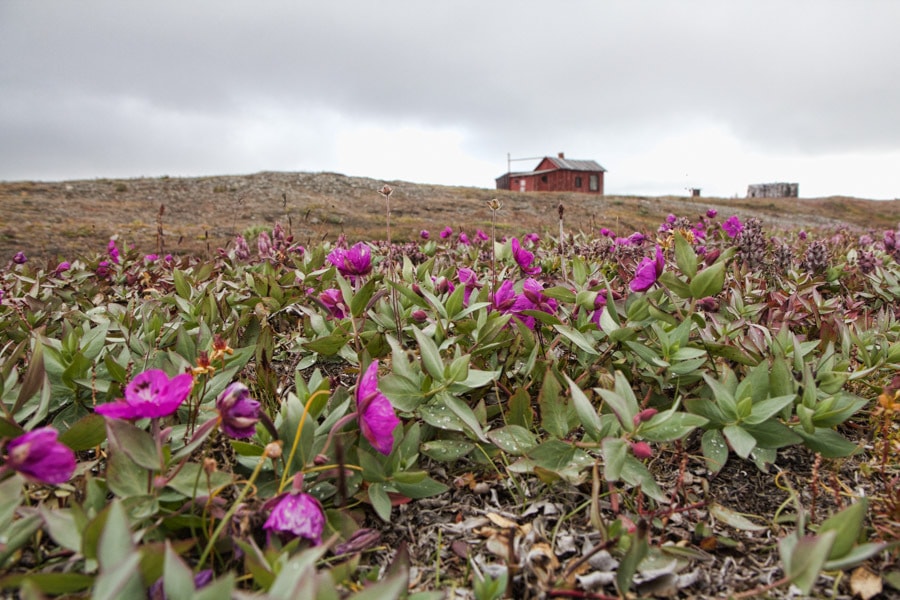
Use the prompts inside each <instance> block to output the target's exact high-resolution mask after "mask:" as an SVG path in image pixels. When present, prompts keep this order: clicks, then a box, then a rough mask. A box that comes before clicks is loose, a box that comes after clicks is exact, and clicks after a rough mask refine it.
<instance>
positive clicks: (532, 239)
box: [522, 232, 541, 246]
mask: <svg viewBox="0 0 900 600" xmlns="http://www.w3.org/2000/svg"><path fill="white" fill-rule="evenodd" d="M522 239H523V240H524V241H525V243H526V244H528V245H530V246H534V245H535V244H537V243H538V242H540V241H541V236H539V235H538V234H536V233H534V232H531V233H526V234H525V237H524V238H522Z"/></svg>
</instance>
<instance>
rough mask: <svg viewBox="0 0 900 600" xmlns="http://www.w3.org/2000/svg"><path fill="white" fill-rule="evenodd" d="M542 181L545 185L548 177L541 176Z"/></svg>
mask: <svg viewBox="0 0 900 600" xmlns="http://www.w3.org/2000/svg"><path fill="white" fill-rule="evenodd" d="M541 181H542V182H543V183H547V176H546V175H541Z"/></svg>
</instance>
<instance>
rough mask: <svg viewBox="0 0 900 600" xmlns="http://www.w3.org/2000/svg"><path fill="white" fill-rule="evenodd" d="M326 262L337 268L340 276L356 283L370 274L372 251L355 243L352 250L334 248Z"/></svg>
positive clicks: (359, 243)
mask: <svg viewBox="0 0 900 600" xmlns="http://www.w3.org/2000/svg"><path fill="white" fill-rule="evenodd" d="M328 262H330V263H331V264H333V265H334V266H335V267H337V270H338V272H340V274H341V275H343V276H344V277H346V278H347V279H349V280H350V281H351V282H353V283H356V280H357V279H359V278H360V277H362V276H364V275H368V274H369V273H371V272H372V251H371V250H370V249H369V247H368V246H367V245H366V244H364V243H362V242H357V243H356V244H355V245H354V246H353V247H352V248H349V249H344V248H335V249H334V250H332V251H331V253H330V254H329V255H328Z"/></svg>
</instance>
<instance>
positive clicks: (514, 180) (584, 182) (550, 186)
mask: <svg viewBox="0 0 900 600" xmlns="http://www.w3.org/2000/svg"><path fill="white" fill-rule="evenodd" d="M604 173H606V169H604V168H603V167H602V166H600V164H598V163H597V161H594V160H572V159H569V158H566V155H565V154H563V153H562V152H560V153H559V155H558V156H555V157H554V156H545V157H544V158H542V159H541V162H540V163H538V166H537V167H535V168H534V170H533V171H519V172H509V173H505V174H503V175H501V176H500V177H498V178H497V179H496V181H497V189H498V190H511V191H514V192H582V193H584V194H600V195H602V194H603V174H604Z"/></svg>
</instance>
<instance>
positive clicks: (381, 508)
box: [369, 482, 391, 523]
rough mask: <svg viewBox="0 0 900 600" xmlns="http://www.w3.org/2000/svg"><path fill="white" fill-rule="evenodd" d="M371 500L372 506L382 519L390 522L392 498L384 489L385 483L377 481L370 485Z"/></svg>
mask: <svg viewBox="0 0 900 600" xmlns="http://www.w3.org/2000/svg"><path fill="white" fill-rule="evenodd" d="M369 501H370V502H371V503H372V508H373V509H375V514H377V515H378V516H379V517H380V518H381V520H382V521H385V522H386V523H389V522H390V521H391V498H390V497H389V496H388V494H387V491H386V490H385V489H384V484H383V483H380V482H375V483H373V484H371V485H369Z"/></svg>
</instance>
